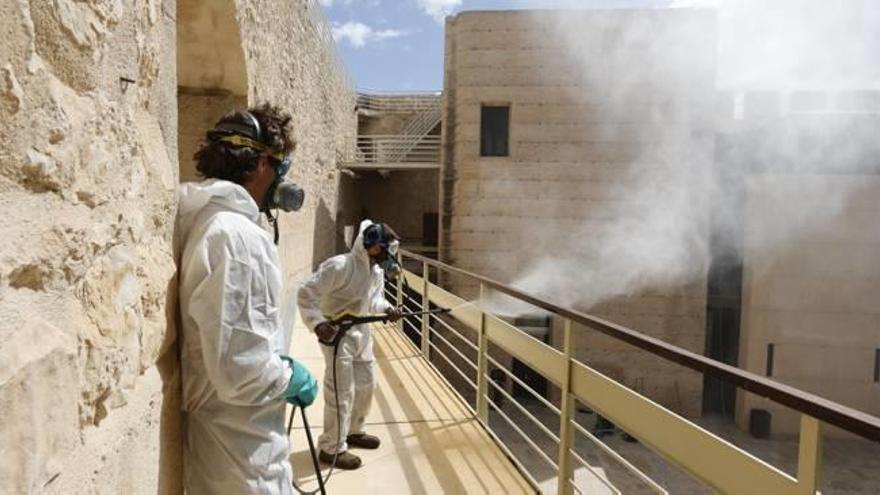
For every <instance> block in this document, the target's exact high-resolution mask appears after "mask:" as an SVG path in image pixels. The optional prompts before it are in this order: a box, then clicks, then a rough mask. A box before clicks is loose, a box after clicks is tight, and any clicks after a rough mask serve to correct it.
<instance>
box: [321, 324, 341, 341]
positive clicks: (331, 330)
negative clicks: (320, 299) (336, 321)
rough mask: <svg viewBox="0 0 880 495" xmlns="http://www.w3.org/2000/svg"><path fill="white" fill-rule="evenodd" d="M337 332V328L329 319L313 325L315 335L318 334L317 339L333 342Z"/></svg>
mask: <svg viewBox="0 0 880 495" xmlns="http://www.w3.org/2000/svg"><path fill="white" fill-rule="evenodd" d="M337 332H338V330H337V328H336V327H335V326H334V325H333V324H332V323H330V322H329V321H322V322H321V323H318V325H317V326H316V327H315V335H317V336H318V340H320V341H321V342H324V343H330V342H333V339H334V338H336V333H337Z"/></svg>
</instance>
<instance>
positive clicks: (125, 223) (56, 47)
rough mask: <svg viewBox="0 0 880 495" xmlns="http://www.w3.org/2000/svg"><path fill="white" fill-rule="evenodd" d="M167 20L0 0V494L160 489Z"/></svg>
mask: <svg viewBox="0 0 880 495" xmlns="http://www.w3.org/2000/svg"><path fill="white" fill-rule="evenodd" d="M174 11H175V4H174V0H164V1H163V0H129V1H121V0H104V1H91V2H81V1H73V0H54V1H51V2H50V1H31V2H27V1H24V0H13V1H4V2H2V3H0V26H2V33H3V35H2V36H0V114H2V116H3V118H2V119H0V208H2V214H3V218H4V220H3V222H2V223H0V416H2V417H3V420H2V422H0V493H29V492H57V493H85V492H89V491H92V490H96V489H98V490H100V491H104V492H112V493H136V492H144V491H147V492H155V491H156V483H157V471H158V469H157V467H158V462H157V457H158V453H157V450H158V445H159V441H158V438H159V410H160V408H161V405H162V395H161V385H162V384H161V379H160V376H159V373H158V371H157V369H156V367H155V362H156V360H157V358H158V356H159V355H160V353H161V352H162V350H163V345H164V340H165V336H166V335H165V329H166V316H165V295H166V286H167V285H168V283H169V281H170V280H171V278H172V276H173V272H174V267H173V262H172V259H171V255H170V250H171V246H170V239H171V226H172V220H173V217H174V187H175V184H176V170H177V161H176V156H177V151H176V147H177V144H176V143H177V139H176V133H177V119H176V117H177V115H176V112H177V109H176V75H175V70H174V66H175V64H174V61H175V53H174V32H175V26H174V21H173V13H174ZM123 78H124V79H123ZM96 487H100V488H96ZM144 487H148V488H147V489H144Z"/></svg>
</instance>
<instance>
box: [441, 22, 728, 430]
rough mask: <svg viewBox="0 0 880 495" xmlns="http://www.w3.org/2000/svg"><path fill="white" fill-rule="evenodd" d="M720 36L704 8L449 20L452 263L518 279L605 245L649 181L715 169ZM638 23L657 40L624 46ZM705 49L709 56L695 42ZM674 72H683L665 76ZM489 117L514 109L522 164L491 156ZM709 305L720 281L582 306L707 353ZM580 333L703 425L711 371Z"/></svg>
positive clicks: (602, 360)
mask: <svg viewBox="0 0 880 495" xmlns="http://www.w3.org/2000/svg"><path fill="white" fill-rule="evenodd" d="M713 23H714V21H713V20H712V18H711V16H710V15H709V16H707V14H706V13H700V12H696V13H695V12H692V11H691V12H686V11H592V12H591V11H582V12H578V11H566V12H565V13H564V14H563V15H560V14H557V13H552V12H548V11H520V12H465V13H462V14H459V15H457V16H455V17H452V18H449V19H447V23H446V33H447V34H446V72H445V85H444V144H443V159H442V166H443V168H442V171H441V257H442V259H443V260H444V261H446V262H449V263H451V264H453V265H455V266H457V267H460V268H463V269H466V270H471V271H473V272H476V273H479V274H483V275H486V276H488V277H491V278H495V279H497V280H501V281H506V282H512V281H514V280H516V277H517V276H518V275H520V274H521V273H522V269H523V267H527V266H529V264H530V263H533V262H534V261H535V260H536V259H538V258H541V257H545V256H552V253H553V251H554V250H555V249H558V248H559V246H561V245H565V244H567V243H584V245H587V243H589V242H595V241H596V240H595V239H594V238H593V237H592V235H591V233H594V232H601V231H602V229H603V228H607V227H609V225H610V223H611V222H613V221H614V212H615V211H616V210H617V208H618V207H619V206H620V204H621V202H625V201H627V197H626V191H627V187H630V186H631V185H632V184H634V183H635V182H637V181H638V180H639V174H640V170H648V169H650V170H652V171H656V170H657V167H670V166H671V167H675V166H676V165H675V164H677V163H689V162H692V161H693V157H694V156H708V157H711V155H712V151H711V150H712V146H713V140H712V138H711V132H709V133H708V135H707V133H705V132H703V131H704V130H705V129H707V128H708V129H711V126H712V122H713V118H714V101H713V98H714V42H715V38H714V35H715V32H714V27H713V26H714V24H713ZM639 26H641V28H646V29H648V30H649V31H648V32H652V33H657V39H656V40H654V41H652V42H651V43H641V44H640V43H637V42H633V43H624V42H620V40H621V39H623V37H625V36H628V35H627V34H626V33H632V32H633V31H634V30H635V29H636V28H638V27H639ZM568 28H572V29H574V31H572V30H571V29H568ZM641 28H639V29H641ZM660 28H662V29H660ZM652 29H653V31H651V30H652ZM560 32H569V33H571V32H575V33H582V37H580V38H579V40H578V43H579V45H578V50H580V51H578V53H577V54H575V55H574V56H569V55H570V50H571V49H572V48H571V46H569V45H570V44H571V41H570V40H567V39H566V38H565V36H563V35H561V34H560ZM680 32H685V33H688V34H687V36H685V35H681V36H678V35H677V34H676V33H680ZM664 33H667V34H664ZM677 36H678V37H677ZM695 37H696V38H698V39H702V40H703V41H704V43H697V44H693V43H690V42H689V40H690V41H692V40H693V39H694V38H695ZM615 40H618V41H617V42H615ZM661 41H662V42H661ZM590 54H593V55H590ZM673 60H675V61H676V62H675V63H674V64H665V62H669V61H673ZM682 60H688V61H689V62H683V61H682ZM664 70H665V71H667V72H669V71H671V72H673V73H672V74H671V75H670V74H668V73H663V77H656V76H657V75H658V74H660V73H661V72H660V71H664ZM624 74H626V80H625V81H624V80H623V79H622V78H623V75H624ZM622 94H625V95H626V96H625V97H622ZM481 104H508V105H510V156H508V157H480V156H479V146H480V144H479V140H480V137H479V131H480V106H481ZM707 165H709V164H707ZM644 207H645V208H650V205H644ZM563 249H564V248H563ZM447 283H449V284H450V285H453V286H454V287H455V289H456V290H457V291H459V292H462V293H464V295H465V296H466V297H473V296H475V295H476V293H477V289H476V287H475V286H474V285H473V284H472V283H469V282H468V281H466V280H465V279H463V278H461V277H454V278H450V279H448V280H447ZM705 298H706V291H705V278H704V277H703V278H702V279H700V277H697V279H696V280H681V281H680V282H672V283H671V284H668V285H666V286H661V287H652V288H651V289H650V290H639V291H636V292H635V293H633V294H630V295H629V296H628V297H618V298H613V299H612V300H608V301H604V302H603V303H602V304H599V305H597V306H589V307H581V308H580V309H584V310H588V311H590V312H593V313H596V314H598V315H601V316H603V317H605V318H608V319H610V320H612V321H615V322H618V323H621V324H624V325H627V326H631V327H633V328H635V329H637V330H639V331H642V332H644V333H647V334H649V335H653V336H657V337H660V338H663V339H665V340H667V341H669V342H672V343H674V344H677V345H680V346H682V347H685V348H687V349H689V350H692V351H696V352H703V350H704V345H705V344H704V336H705V301H706V299H705ZM578 335H579V337H578V340H577V349H578V351H577V352H578V355H579V357H580V358H581V359H584V360H586V361H588V362H590V363H591V364H592V365H595V366H596V367H597V368H598V369H600V370H602V371H605V372H608V373H610V374H611V375H613V376H614V377H615V378H618V379H621V380H623V381H624V383H627V384H629V385H634V386H635V384H636V383H638V384H639V385H638V386H639V387H641V388H642V389H643V390H645V392H646V393H647V394H648V395H649V396H650V397H652V398H655V399H657V400H659V401H660V402H661V403H663V404H666V405H669V406H671V407H673V408H674V409H676V410H677V411H680V412H683V413H685V414H688V415H695V414H698V413H699V411H700V405H701V388H702V379H701V377H700V376H699V375H698V374H696V373H691V372H688V371H685V370H683V369H681V368H680V367H677V366H674V365H668V364H665V363H662V362H659V361H657V362H654V361H655V360H653V359H652V358H650V357H648V356H645V355H644V354H643V353H640V352H638V351H635V350H633V349H630V348H627V346H623V345H619V344H616V343H614V342H612V341H611V340H610V339H608V338H605V337H602V336H600V335H596V334H595V333H593V332H589V331H581V330H580V329H579V331H578Z"/></svg>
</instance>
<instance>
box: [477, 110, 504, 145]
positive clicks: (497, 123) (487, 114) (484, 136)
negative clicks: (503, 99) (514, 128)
mask: <svg viewBox="0 0 880 495" xmlns="http://www.w3.org/2000/svg"><path fill="white" fill-rule="evenodd" d="M509 141H510V107H509V106H506V105H505V106H486V105H484V106H483V107H482V109H481V112H480V156H508V155H509V154H510V153H509Z"/></svg>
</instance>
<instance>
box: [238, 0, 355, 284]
mask: <svg viewBox="0 0 880 495" xmlns="http://www.w3.org/2000/svg"><path fill="white" fill-rule="evenodd" d="M236 6H237V10H238V19H239V24H240V26H241V37H242V43H243V48H244V53H245V60H246V63H247V74H248V100H249V101H250V102H251V103H259V102H263V101H270V102H273V103H275V104H277V105H280V106H282V107H283V108H284V109H285V110H288V111H289V112H291V113H292V115H293V117H294V122H293V129H294V137H295V139H296V141H297V143H298V144H297V148H296V152H295V153H294V155H293V167H292V173H291V176H290V177H291V178H292V180H294V181H295V182H297V183H298V184H299V185H300V186H302V187H303V188H304V189H305V191H306V202H305V205H304V206H303V209H302V210H300V211H299V212H297V213H292V214H282V215H281V218H280V225H281V229H282V230H281V240H280V243H279V244H280V251H281V262H282V264H283V268H284V270H285V272H286V275H285V277H286V278H285V287H286V290H287V291H288V293H290V292H291V291H292V290H294V289H295V288H296V283H297V282H298V281H300V280H302V278H303V277H305V276H307V275H308V274H310V273H311V270H312V268H313V267H314V266H315V265H316V263H318V262H320V261H322V260H323V259H325V258H327V257H329V256H330V255H332V254H335V253H336V252H337V249H338V247H339V246H341V244H342V242H341V239H342V232H341V227H339V228H337V225H336V217H337V210H338V208H337V201H336V197H337V191H338V188H339V171H338V168H337V165H338V163H340V162H341V161H342V157H343V156H344V154H345V153H346V151H347V149H348V148H347V147H348V146H349V145H350V144H351V143H353V142H354V141H353V139H354V135H355V132H356V130H357V115H356V112H355V98H354V92H353V90H352V88H351V86H350V84H349V83H348V79H347V78H346V76H345V73H344V72H343V70H342V67H341V65H338V64H337V63H336V59H335V58H334V52H333V50H334V48H333V45H332V38H330V35H329V28H328V26H327V25H326V23H325V22H324V20H323V17H322V11H321V7H320V5H319V4H318V3H317V2H315V1H312V0H309V1H306V2H290V1H287V0H236Z"/></svg>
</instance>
